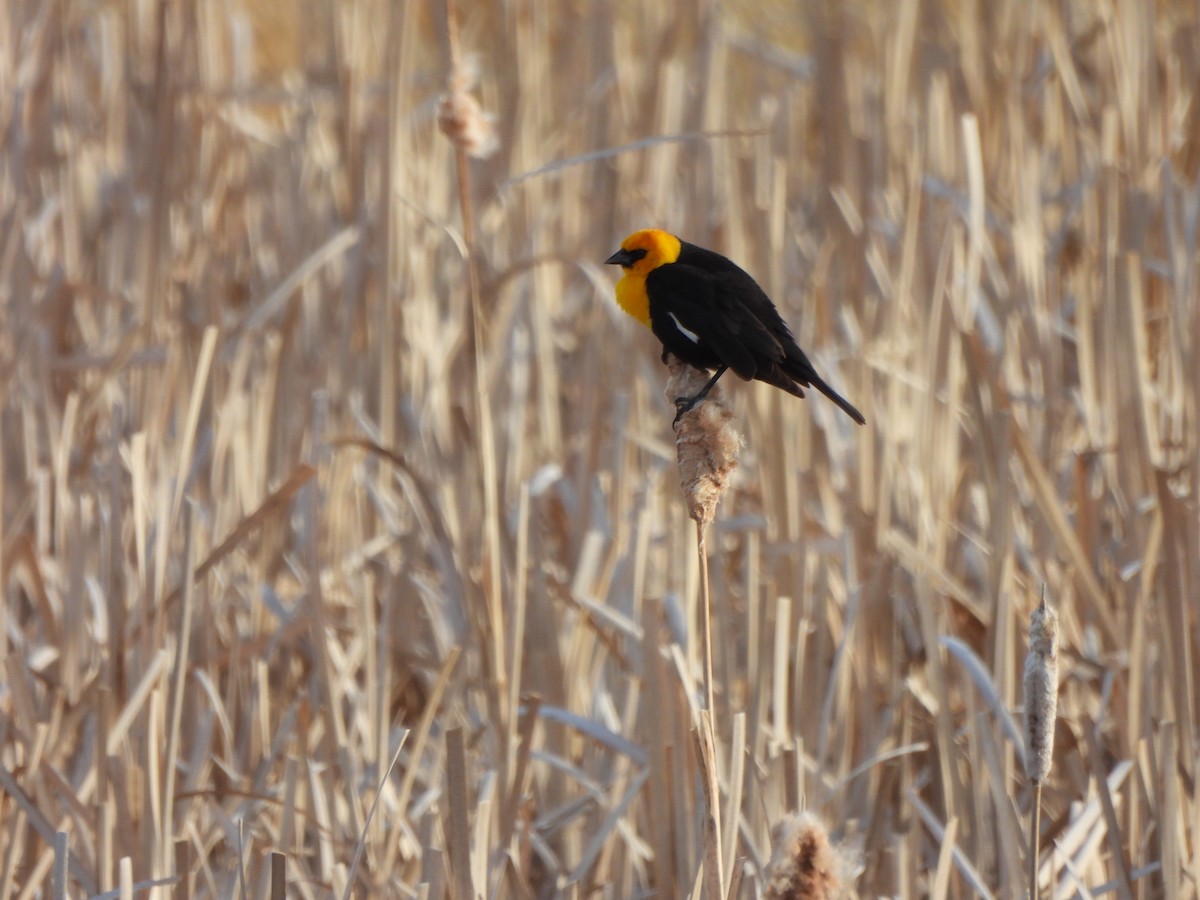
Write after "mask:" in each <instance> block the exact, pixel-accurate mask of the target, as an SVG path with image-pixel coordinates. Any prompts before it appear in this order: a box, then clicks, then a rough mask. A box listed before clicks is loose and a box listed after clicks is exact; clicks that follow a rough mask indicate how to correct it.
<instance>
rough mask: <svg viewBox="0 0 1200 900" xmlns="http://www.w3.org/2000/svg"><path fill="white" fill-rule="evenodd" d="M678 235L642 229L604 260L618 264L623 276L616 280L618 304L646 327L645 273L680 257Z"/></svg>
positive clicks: (648, 301)
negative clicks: (623, 273)
mask: <svg viewBox="0 0 1200 900" xmlns="http://www.w3.org/2000/svg"><path fill="white" fill-rule="evenodd" d="M682 249H683V245H682V244H680V243H679V238H677V237H675V235H673V234H667V232H665V231H660V230H659V229H657V228H643V229H642V230H641V231H635V232H634V233H633V234H631V235H630V236H629V237H627V238H625V240H623V241H621V249H620V250H618V251H617V252H616V253H614V254H613V255H612V256H610V257H609V258H608V259H606V260H605V261H604V262H605V263H606V264H607V265H610V266H620V267H621V268H622V269H623V270H624V272H625V275H624V276H623V277H622V278H621V280H620V281H618V282H617V305H618V306H620V307H621V309H623V310H625V312H627V313H629V315H631V316H633V317H634V318H635V319H637V320H638V321H639V322H641V323H642V324H643V325H645V326H646V327H647V328H649V327H650V296H649V295H648V294H647V293H646V276H647V275H649V274H650V273H651V272H653V271H654V270H655V269H657V268H658V267H659V266H665V265H666V264H667V263H673V262H675V260H677V259H679V253H680V251H681V250H682Z"/></svg>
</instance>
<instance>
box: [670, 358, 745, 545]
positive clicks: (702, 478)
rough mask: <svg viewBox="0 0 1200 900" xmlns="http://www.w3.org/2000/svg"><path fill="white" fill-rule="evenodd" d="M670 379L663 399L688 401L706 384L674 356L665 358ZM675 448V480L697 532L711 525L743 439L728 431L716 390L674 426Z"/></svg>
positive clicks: (727, 412)
mask: <svg viewBox="0 0 1200 900" xmlns="http://www.w3.org/2000/svg"><path fill="white" fill-rule="evenodd" d="M667 368H668V369H669V370H670V373H671V374H670V377H669V378H668V379H667V389H666V394H667V399H668V400H670V401H671V403H672V404H673V403H674V402H675V400H676V398H677V397H692V396H695V395H696V394H697V393H699V392H700V389H701V388H703V387H704V385H705V383H706V382H707V381H708V374H707V373H706V372H703V371H701V370H699V369H693V368H692V367H691V366H689V365H687V364H686V363H683V362H681V361H680V360H678V359H677V358H676V357H674V356H668V357H667ZM675 448H676V450H677V452H678V454H679V481H680V485H681V486H682V488H683V496H684V498H685V499H686V500H687V505H688V513H689V515H691V517H692V518H693V519H694V520H695V521H696V523H697V524H698V525H699V526H700V528H701V530H702V531H703V529H704V528H705V527H707V525H708V524H709V523H710V522H711V521H712V520H713V518H714V517H715V516H716V512H717V504H718V503H719V502H720V500H721V496H722V495H723V494H724V493H725V488H726V487H728V486H729V478H730V476H731V475H732V474H733V470H734V469H736V468H737V458H738V453H739V452H741V449H742V436H741V435H740V434H739V433H738V431H737V429H736V428H734V426H733V413H732V412H730V410H729V408H728V407H726V406H725V404H724V403H722V402H721V394H720V388H719V387H714V388H713V389H712V391H711V392H709V395H708V396H707V397H706V398H705V399H704V400H703V401H702V402H700V403H698V404H696V406H695V407H693V408H692V409H690V410H688V411H687V412H686V413H684V414H683V415H682V416H681V417H680V419H679V422H678V424H676V426H675Z"/></svg>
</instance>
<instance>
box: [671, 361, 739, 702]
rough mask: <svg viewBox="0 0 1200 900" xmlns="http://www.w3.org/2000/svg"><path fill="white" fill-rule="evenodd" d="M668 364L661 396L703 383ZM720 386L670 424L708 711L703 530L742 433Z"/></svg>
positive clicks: (696, 374)
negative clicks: (693, 568) (691, 526)
mask: <svg viewBox="0 0 1200 900" xmlns="http://www.w3.org/2000/svg"><path fill="white" fill-rule="evenodd" d="M667 369H668V371H669V373H670V375H669V376H668V378H667V387H666V395H667V399H668V400H670V401H671V403H672V404H674V403H675V401H676V399H677V398H680V397H694V396H695V395H696V394H698V393H699V392H700V391H701V389H703V387H704V385H705V384H706V383H707V382H708V377H709V376H708V373H707V372H704V371H702V370H700V369H694V368H692V367H691V366H689V365H687V364H686V363H684V362H682V361H681V360H680V359H678V358H677V357H675V356H673V355H668V356H667ZM720 390H721V389H720V388H719V387H714V388H713V389H712V390H711V391H710V392H709V394H708V396H707V397H706V398H705V399H704V400H703V401H702V402H701V403H698V404H696V406H694V407H692V408H691V409H690V410H688V411H687V412H686V413H684V414H683V415H682V416H681V417H680V418H679V421H678V422H677V423H676V424H675V450H676V453H677V455H678V458H679V483H680V486H681V487H682V488H683V496H684V499H685V500H686V501H687V506H688V515H690V516H691V517H692V520H693V521H694V522H695V523H696V552H697V553H698V554H699V558H700V599H701V604H702V606H703V609H702V613H701V614H702V616H703V622H702V623H701V633H702V634H703V636H704V703H705V708H706V709H708V710H709V712H710V713H713V674H712V599H711V596H710V594H709V583H708V552H707V547H706V543H705V532H706V530H707V529H708V526H709V523H711V522H712V520H713V519H714V518H715V517H716V514H717V504H718V503H719V502H720V501H721V496H722V495H723V494H724V493H725V489H726V488H727V487H728V486H729V478H730V476H731V475H732V474H733V471H734V469H736V468H737V458H738V453H739V452H740V451H741V449H742V436H741V435H740V434H738V432H737V429H736V428H735V427H734V425H733V413H732V412H731V411H730V410H729V408H728V407H727V406H725V404H724V403H722V402H721V392H720ZM714 715H715V714H714Z"/></svg>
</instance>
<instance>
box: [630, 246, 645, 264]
mask: <svg viewBox="0 0 1200 900" xmlns="http://www.w3.org/2000/svg"><path fill="white" fill-rule="evenodd" d="M645 255H646V250H645V248H644V247H638V249H636V250H630V251H629V262H630V263H635V262H637V261H638V260H639V259H642V258H643V257H644V256H645Z"/></svg>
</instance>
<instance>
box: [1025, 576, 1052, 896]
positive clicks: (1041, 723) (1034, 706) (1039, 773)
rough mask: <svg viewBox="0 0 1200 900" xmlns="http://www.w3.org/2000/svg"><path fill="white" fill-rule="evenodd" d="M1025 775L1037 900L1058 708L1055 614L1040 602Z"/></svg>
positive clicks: (1032, 637) (1028, 685)
mask: <svg viewBox="0 0 1200 900" xmlns="http://www.w3.org/2000/svg"><path fill="white" fill-rule="evenodd" d="M1024 691H1025V774H1026V775H1027V776H1028V777H1029V781H1030V783H1031V784H1032V786H1033V809H1032V810H1031V811H1030V816H1029V896H1030V897H1031V898H1034V900H1036V898H1037V897H1038V857H1039V855H1040V849H1041V848H1040V839H1041V828H1042V783H1043V782H1044V781H1045V780H1046V776H1047V775H1049V774H1050V764H1051V762H1052V760H1053V756H1054V720H1055V715H1056V713H1057V706H1058V614H1057V613H1056V612H1055V611H1054V610H1053V609H1052V608H1051V607H1049V606H1047V605H1046V589H1045V587H1043V588H1042V602H1041V603H1040V604H1039V605H1038V607H1037V609H1035V610H1034V611H1033V613H1032V615H1030V617H1029V655H1028V656H1026V657H1025V677H1024Z"/></svg>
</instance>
